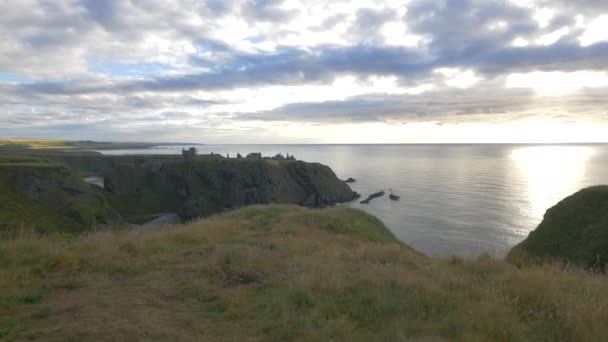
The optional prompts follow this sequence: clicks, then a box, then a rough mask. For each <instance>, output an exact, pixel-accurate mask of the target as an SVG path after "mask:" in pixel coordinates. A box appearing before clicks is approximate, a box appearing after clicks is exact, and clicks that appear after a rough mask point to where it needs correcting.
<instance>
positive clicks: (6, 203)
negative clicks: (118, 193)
mask: <svg viewBox="0 0 608 342" xmlns="http://www.w3.org/2000/svg"><path fill="white" fill-rule="evenodd" d="M120 221H121V219H120V216H119V215H118V214H117V213H116V212H114V211H113V210H112V209H111V208H110V207H109V206H108V203H107V201H106V199H105V198H104V197H103V195H102V193H101V189H95V188H93V187H91V186H90V185H88V184H86V183H84V182H83V181H82V180H81V179H80V178H79V177H78V176H76V175H75V174H74V173H73V172H72V171H71V170H70V169H69V168H68V167H67V166H65V165H62V164H60V163H57V162H54V161H50V160H46V159H42V158H34V157H29V156H6V155H0V236H6V235H11V234H13V233H14V232H15V231H18V230H23V229H30V230H35V231H39V232H47V233H49V232H59V231H63V232H78V231H84V230H91V229H95V228H96V227H97V226H98V225H99V224H106V225H107V224H116V223H119V222H120Z"/></svg>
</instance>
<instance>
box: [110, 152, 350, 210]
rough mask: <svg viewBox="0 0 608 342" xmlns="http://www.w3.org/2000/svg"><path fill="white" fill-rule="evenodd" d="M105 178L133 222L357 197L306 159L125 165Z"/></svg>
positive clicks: (113, 201) (325, 169) (331, 174)
mask: <svg viewBox="0 0 608 342" xmlns="http://www.w3.org/2000/svg"><path fill="white" fill-rule="evenodd" d="M104 179H105V188H106V190H107V198H108V200H109V201H110V203H111V205H112V206H113V207H114V208H116V210H118V211H119V212H120V213H121V214H122V215H123V216H124V217H125V218H127V219H128V220H134V219H137V218H139V217H149V216H150V215H154V214H157V213H159V212H179V214H180V216H181V217H183V218H184V219H186V220H189V219H194V218H198V217H201V216H209V215H211V214H214V213H217V212H221V211H223V210H225V209H229V208H235V207H241V206H245V205H252V204H267V203H282V204H298V205H303V206H306V207H322V206H326V205H333V204H336V203H340V202H348V201H350V200H352V199H354V198H356V196H357V194H356V193H355V192H353V191H352V190H351V189H350V188H349V186H348V185H347V184H346V183H344V182H343V181H341V180H340V179H338V177H336V175H335V174H334V172H333V171H332V170H331V169H330V168H329V167H328V166H325V165H322V164H318V163H306V162H303V161H284V162H277V161H272V160H235V159H231V160H210V159H207V160H205V159H198V160H196V161H183V160H180V161H173V162H164V163H128V164H127V163H123V164H120V165H118V166H116V167H114V168H112V169H111V170H108V172H106V174H105V178H104Z"/></svg>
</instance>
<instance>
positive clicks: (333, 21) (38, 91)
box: [0, 0, 608, 136]
mask: <svg viewBox="0 0 608 342" xmlns="http://www.w3.org/2000/svg"><path fill="white" fill-rule="evenodd" d="M602 14H604V15H605V14H608V5H607V4H606V2H605V1H593V0H586V1H577V2H571V1H565V0H536V1H523V0H513V1H499V0H496V1H485V0H483V1H482V0H449V1H448V0H436V1H418V0H413V1H408V2H404V3H401V2H395V1H391V0H381V1H358V2H351V1H345V0H336V1H322V0H310V1H305V2H304V1H300V0H289V1H283V0H237V1H220V0H210V1H196V0H180V1H168V0H166V1H153V0H140V1H117V0H108V1H93V0H54V1H42V0H40V1H36V0H22V1H11V4H10V6H4V8H3V11H2V13H0V36H1V37H2V38H3V39H2V40H1V41H0V71H1V72H2V73H0V126H2V127H10V128H11V129H13V130H19V129H22V130H24V132H25V129H26V126H27V124H28V123H29V124H30V126H32V127H39V128H40V129H41V131H36V132H43V128H44V127H53V128H52V129H51V128H49V132H59V131H61V130H69V129H74V127H82V129H85V131H86V127H97V126H99V125H105V127H106V128H103V129H101V128H95V129H93V128H91V132H93V133H95V134H102V132H104V134H105V132H106V130H109V132H110V131H112V130H114V131H113V132H115V133H116V134H119V133H120V132H123V130H126V131H128V130H129V128H128V127H131V129H133V130H136V131H138V132H140V133H141V134H142V136H143V135H145V134H153V132H155V131H154V129H156V128H154V127H156V125H159V124H161V123H162V124H164V125H166V126H167V125H168V127H170V126H171V125H175V127H180V128H182V129H186V130H190V131H194V130H195V129H196V130H202V131H204V130H206V129H211V128H214V129H216V128H218V127H222V129H221V130H217V131H214V132H220V131H221V132H223V134H227V135H231V134H232V133H234V134H236V135H238V134H242V130H241V129H240V128H243V127H249V126H248V125H251V123H252V122H254V121H256V120H258V121H265V122H309V123H349V122H350V123H362V122H399V123H404V122H408V121H412V122H414V121H415V122H419V121H424V120H428V121H436V122H454V121H458V122H460V121H466V120H472V121H484V120H486V121H496V120H499V121H500V120H509V119H518V118H521V117H524V116H535V115H538V116H542V115H545V113H553V114H551V115H552V116H553V117H555V118H560V119H565V118H568V119H572V117H574V116H576V115H578V118H579V119H581V120H602V119H603V120H607V119H606V118H605V110H602V109H601V106H604V108H605V105H606V103H605V101H604V100H603V99H602V95H605V94H606V92H604V93H602V92H603V91H605V89H604V88H596V89H591V90H590V89H583V88H580V87H579V88H576V89H574V87H569V88H568V89H570V88H572V89H570V90H571V92H570V93H568V94H566V95H564V96H562V97H561V98H560V105H559V108H558V109H559V110H556V107H555V106H554V101H555V98H549V97H543V96H541V97H539V96H538V94H536V93H535V92H533V91H532V90H530V89H527V90H526V89H508V88H506V80H507V79H508V76H509V75H510V74H513V73H517V74H531V75H534V74H533V72H539V71H542V72H562V73H569V72H596V71H607V67H606V64H605V61H606V60H608V41H606V40H605V39H604V38H602V37H603V36H602V35H597V34H596V35H594V37H593V39H590V38H585V37H586V36H585V34H587V35H589V32H588V31H589V30H588V29H589V27H590V26H589V25H590V23H593V22H594V20H595V19H597V18H601V16H602ZM600 24H601V23H600ZM600 24H595V25H596V26H597V25H600ZM600 28H601V25H600ZM594 30H595V31H598V30H599V29H598V28H597V27H595V28H594ZM599 31H601V30H599ZM515 41H518V42H519V43H520V44H519V45H520V46H515V44H514V42H515ZM522 42H523V43H522ZM582 42H585V44H584V46H583V44H582ZM524 43H525V44H524ZM523 45H525V46H523ZM446 70H448V71H450V72H448V73H445V72H443V71H446ZM3 75H9V76H10V77H8V76H3ZM465 76H466V77H465ZM457 77H461V79H457ZM463 77H464V78H466V79H463ZM344 80H350V81H348V82H351V84H348V82H347V83H344ZM377 80H384V81H386V80H390V82H392V83H390V82H389V83H390V87H388V88H390V89H393V90H386V89H385V90H386V91H385V90H382V89H384V88H379V87H378V86H377V84H376V83H377V82H376V81H377ZM465 81H466V82H465ZM375 82H376V83H375ZM332 87H341V89H332ZM351 87H352V88H353V89H350V88H351ZM385 88H386V87H385ZM410 88H420V89H422V90H420V91H419V92H413V91H410V90H408V89H410ZM315 89H316V90H315ZM349 89H350V90H349ZM354 89H356V91H355V90H354ZM297 91H303V92H304V91H306V92H309V94H302V95H301V96H300V95H298V94H297V93H294V92H297ZM319 92H323V94H322V95H323V96H319V99H317V100H316V101H315V100H314V99H313V98H314V94H318V93H319ZM604 97H605V96H604ZM576 113H578V114H576ZM146 125H148V126H149V129H147V128H146ZM184 125H186V126H184ZM36 129H38V128H36ZM260 129H262V130H263V129H264V128H263V127H262V128H260ZM230 132H232V133H230ZM93 133H92V134H93ZM121 134H122V133H121ZM260 134H262V133H260ZM214 136H217V135H214Z"/></svg>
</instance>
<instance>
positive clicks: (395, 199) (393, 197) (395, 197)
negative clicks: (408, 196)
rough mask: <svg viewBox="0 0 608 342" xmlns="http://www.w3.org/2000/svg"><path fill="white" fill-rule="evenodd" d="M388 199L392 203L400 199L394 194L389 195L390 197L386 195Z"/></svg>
mask: <svg viewBox="0 0 608 342" xmlns="http://www.w3.org/2000/svg"><path fill="white" fill-rule="evenodd" d="M388 198H390V199H391V200H393V201H398V200H399V199H400V198H401V197H399V196H397V195H395V194H390V195H388Z"/></svg>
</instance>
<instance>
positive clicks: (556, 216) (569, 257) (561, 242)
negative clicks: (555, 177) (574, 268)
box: [507, 186, 608, 270]
mask: <svg viewBox="0 0 608 342" xmlns="http://www.w3.org/2000/svg"><path fill="white" fill-rule="evenodd" d="M507 258H508V259H509V260H510V261H512V262H514V263H516V264H517V263H519V262H525V261H526V260H531V261H543V260H558V261H563V262H568V263H574V264H577V265H582V266H585V267H589V268H594V269H601V270H606V265H607V264H608V186H595V187H591V188H586V189H583V190H581V191H579V192H577V193H575V194H574V195H571V196H569V197H567V198H565V199H564V200H562V201H561V202H559V203H558V204H556V205H555V206H553V207H552V208H550V209H549V210H547V212H546V213H545V216H544V218H543V221H542V222H541V223H540V225H539V226H538V227H537V228H536V229H535V230H534V231H532V232H531V233H530V234H529V235H528V237H527V238H526V239H525V240H524V241H523V242H521V243H520V244H519V245H517V246H515V247H514V248H513V249H512V250H511V251H510V252H509V254H508V256H507Z"/></svg>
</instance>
